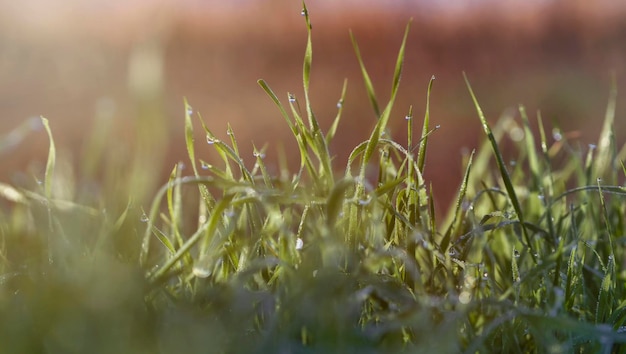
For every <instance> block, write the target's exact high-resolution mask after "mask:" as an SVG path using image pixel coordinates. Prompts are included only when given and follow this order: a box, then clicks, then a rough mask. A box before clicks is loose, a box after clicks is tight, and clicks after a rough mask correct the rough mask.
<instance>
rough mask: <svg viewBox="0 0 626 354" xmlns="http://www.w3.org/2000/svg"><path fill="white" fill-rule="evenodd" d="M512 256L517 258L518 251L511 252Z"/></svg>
mask: <svg viewBox="0 0 626 354" xmlns="http://www.w3.org/2000/svg"><path fill="white" fill-rule="evenodd" d="M513 256H514V257H515V258H519V256H520V254H519V251H518V250H514V251H513Z"/></svg>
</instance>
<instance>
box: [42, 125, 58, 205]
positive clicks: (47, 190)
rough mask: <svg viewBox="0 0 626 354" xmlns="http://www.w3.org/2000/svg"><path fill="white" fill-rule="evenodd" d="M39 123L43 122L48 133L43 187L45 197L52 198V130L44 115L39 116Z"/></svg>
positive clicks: (54, 159)
mask: <svg viewBox="0 0 626 354" xmlns="http://www.w3.org/2000/svg"><path fill="white" fill-rule="evenodd" d="M41 123H42V124H43V127H44V129H45V130H46V134H48V139H49V141H50V147H49V149H48V161H47V162H46V172H45V177H44V184H43V186H44V187H43V188H44V194H45V196H46V198H48V199H52V178H53V176H54V168H55V166H56V148H55V145H54V138H53V137H52V131H51V130H50V124H49V122H48V120H47V119H46V118H44V117H41Z"/></svg>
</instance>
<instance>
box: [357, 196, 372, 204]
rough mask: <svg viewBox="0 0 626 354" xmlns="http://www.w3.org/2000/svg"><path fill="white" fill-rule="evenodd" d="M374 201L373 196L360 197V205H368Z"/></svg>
mask: <svg viewBox="0 0 626 354" xmlns="http://www.w3.org/2000/svg"><path fill="white" fill-rule="evenodd" d="M371 201H372V197H371V196H369V195H368V196H367V197H366V198H365V199H359V205H368V204H369V203H370V202H371Z"/></svg>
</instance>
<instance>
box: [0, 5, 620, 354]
mask: <svg viewBox="0 0 626 354" xmlns="http://www.w3.org/2000/svg"><path fill="white" fill-rule="evenodd" d="M303 15H304V19H305V22H306V25H307V28H308V29H309V37H308V40H307V46H306V51H305V56H304V65H303V89H304V90H303V92H304V96H303V97H296V96H295V95H293V94H288V95H286V96H285V97H284V99H280V98H279V97H278V96H276V94H275V93H274V92H273V91H272V89H271V87H270V84H269V83H266V82H264V81H263V80H259V85H260V86H261V88H263V89H264V90H265V92H266V93H267V94H268V96H269V97H268V99H269V100H271V101H273V102H274V103H275V105H276V108H277V114H279V115H281V116H282V117H283V118H284V121H285V124H287V125H288V126H289V128H290V129H291V132H292V133H293V137H294V139H295V140H296V142H297V146H298V151H295V152H290V153H295V154H298V155H299V156H300V160H301V164H300V168H299V169H298V170H297V171H288V170H287V169H286V168H280V169H278V170H279V173H277V174H276V175H272V174H270V173H269V172H268V169H267V168H266V165H265V161H264V154H265V151H264V148H263V147H258V149H257V148H255V150H254V152H253V154H254V156H255V157H256V163H255V164H254V165H253V166H247V165H245V164H244V163H243V158H242V156H243V155H244V154H249V153H250V152H247V151H246V152H244V151H240V150H239V148H238V144H237V139H236V132H233V131H232V130H231V129H230V128H229V130H228V136H229V140H228V141H224V140H219V139H218V138H217V137H216V134H214V133H213V131H212V129H213V127H210V126H207V125H206V124H205V123H204V121H203V120H202V117H201V115H200V112H195V111H194V110H193V108H192V106H191V105H190V103H188V102H186V101H185V102H184V107H181V109H182V108H184V110H185V128H186V129H185V136H186V144H187V146H186V147H187V151H188V155H189V161H186V162H185V163H184V164H183V163H180V164H177V165H176V166H173V169H172V173H171V177H170V179H169V180H168V181H159V183H164V184H163V186H162V187H161V188H160V189H159V190H158V191H157V192H156V194H155V195H154V198H153V201H152V203H151V204H145V205H144V204H142V202H141V200H142V198H141V197H140V196H137V194H138V193H139V194H141V193H143V192H144V190H145V188H144V186H145V185H146V184H151V183H156V181H154V179H155V178H158V176H155V175H154V174H153V173H151V171H150V166H149V165H146V164H145V163H142V161H143V158H144V157H145V156H142V155H141V153H139V155H138V156H136V157H135V158H134V160H131V163H129V164H123V163H120V162H119V161H120V160H117V159H116V158H114V157H111V156H108V155H107V152H106V151H103V150H102V145H99V144H98V141H103V140H106V139H109V138H110V137H107V136H102V132H104V131H106V129H102V127H96V129H95V132H94V136H93V139H92V142H93V144H92V146H90V148H89V149H88V150H87V153H86V154H85V161H83V165H85V166H86V167H84V168H85V169H87V170H89V168H92V169H97V168H99V169H101V170H103V171H105V173H103V177H102V178H101V179H102V180H101V181H100V182H99V183H98V184H97V185H94V184H93V183H90V182H89V181H81V180H75V179H74V178H73V177H72V176H73V174H72V171H71V169H70V168H68V167H67V165H66V164H64V163H63V161H64V160H63V157H62V156H57V154H56V150H55V146H54V134H53V133H54V132H53V130H54V127H53V126H52V127H51V126H50V125H49V124H48V121H47V120H46V119H45V118H42V119H41V122H42V126H43V128H44V129H45V130H46V131H47V132H48V134H49V139H50V149H49V156H48V162H47V165H46V167H45V174H44V175H43V176H41V178H40V181H38V183H33V186H32V188H30V189H27V188H21V187H20V188H18V187H15V186H11V185H8V184H0V197H1V198H0V200H1V202H0V207H1V209H0V237H1V242H0V318H2V321H0V351H1V352H3V353H4V352H6V353H39V352H42V353H44V352H45V353H85V352H90V353H113V352H115V353H158V352H160V353H175V352H176V353H177V352H188V353H396V352H409V353H411V352H424V353H427V352H428V353H430V352H437V353H458V352H464V353H476V352H481V353H484V352H511V353H516V352H522V353H524V352H540V353H572V352H580V353H612V352H626V345H625V344H623V343H625V342H626V324H625V321H626V306H625V303H624V298H625V297H624V292H625V291H626V288H625V280H626V272H625V271H624V270H623V269H622V268H623V266H624V264H625V262H626V253H625V251H626V250H625V247H624V246H625V244H626V243H625V225H624V221H625V220H624V215H626V210H625V209H626V203H624V198H625V197H626V190H625V189H624V187H623V183H624V175H626V167H625V166H624V165H623V163H622V161H623V160H624V158H625V154H626V149H625V148H620V147H618V146H616V143H615V140H616V139H615V137H614V135H613V123H614V119H615V114H614V112H615V105H616V99H615V96H616V90H617V88H616V87H613V88H612V91H611V96H610V97H609V98H608V106H607V111H606V117H605V121H604V126H603V129H602V132H601V135H600V137H599V139H598V142H597V144H595V145H590V146H579V145H578V144H575V143H572V142H570V141H569V140H568V139H567V135H566V134H564V133H561V132H560V131H558V130H554V131H549V132H547V131H545V130H544V128H543V127H544V125H543V122H542V120H541V114H540V112H537V113H536V114H527V112H525V109H524V107H523V106H520V107H519V112H517V113H516V114H515V115H513V116H504V117H502V118H501V119H500V120H499V121H498V122H497V123H496V124H495V125H493V126H491V125H490V124H489V122H488V121H487V120H486V118H485V117H484V116H483V114H482V112H481V108H480V104H479V102H480V99H481V98H480V97H476V96H475V94H474V92H473V91H472V88H471V85H470V82H469V80H468V79H467V78H465V80H466V82H467V88H468V94H469V95H470V96H471V97H472V99H473V100H474V103H475V106H476V115H477V119H476V124H477V125H482V127H483V130H484V132H485V137H486V139H485V140H484V143H483V144H482V145H481V146H479V147H478V148H477V149H476V150H475V151H472V152H469V153H468V154H467V156H466V159H465V163H464V168H465V171H466V172H465V175H464V177H463V179H462V180H461V181H459V185H458V186H450V188H454V189H455V190H457V191H458V192H457V198H456V202H455V203H453V205H452V206H451V207H450V210H449V212H448V213H447V214H445V215H438V214H436V213H435V208H434V205H433V198H432V196H433V191H432V189H431V188H430V183H429V181H426V180H424V178H423V172H424V169H425V168H426V167H427V164H426V161H427V159H428V139H429V135H430V134H431V133H432V132H433V131H435V130H437V127H436V126H435V127H433V126H431V125H430V117H429V104H428V102H429V96H430V92H431V89H432V84H433V80H435V78H434V77H433V79H432V80H431V81H430V83H425V84H427V85H428V97H425V99H426V102H427V104H426V112H425V114H424V113H422V112H420V113H418V112H414V111H413V109H412V108H411V107H406V111H407V114H406V117H403V118H401V119H406V124H407V128H406V129H407V130H406V131H407V140H406V141H395V140H393V137H391V136H389V134H388V133H387V129H386V127H387V124H388V122H389V121H390V120H391V119H397V117H392V115H391V109H392V107H393V106H394V99H395V97H396V92H397V89H398V86H399V84H400V78H401V74H402V67H403V58H404V49H405V43H406V35H405V38H404V41H403V42H402V46H401V47H400V49H399V53H398V57H397V58H398V59H397V63H396V69H395V71H394V75H393V78H392V80H391V82H392V85H391V90H390V91H391V93H390V99H389V101H388V102H386V103H383V102H380V101H379V100H378V99H377V96H376V94H375V92H374V88H373V86H372V85H371V83H370V80H369V76H368V73H367V69H366V67H365V66H364V65H363V63H362V60H361V57H360V54H359V49H358V43H357V41H356V39H354V38H353V44H354V49H355V52H356V53H357V57H358V59H359V62H360V63H361V68H362V73H363V78H364V81H365V85H366V89H367V92H368V96H369V98H370V102H360V104H371V106H372V109H373V110H374V111H375V113H376V115H377V116H378V117H379V118H378V121H377V124H376V126H375V128H374V129H373V130H372V132H371V135H370V137H369V139H367V140H366V141H363V142H362V143H361V144H359V145H357V146H355V147H354V150H353V151H352V153H351V154H350V157H349V159H348V161H347V163H346V161H336V160H333V154H332V151H330V150H329V144H330V143H331V142H332V140H333V139H335V138H336V137H337V135H339V134H341V132H340V131H339V130H338V126H339V122H340V120H341V119H352V118H351V117H344V118H342V117H341V113H342V109H343V102H344V101H343V98H344V96H345V92H346V88H345V86H344V90H343V93H342V96H341V97H338V104H337V118H336V120H335V122H334V123H333V124H332V125H331V126H330V128H328V129H327V130H326V131H323V129H322V128H320V126H319V124H318V122H317V120H316V118H315V114H314V112H313V111H312V109H311V102H310V100H309V96H308V92H309V84H310V80H311V79H312V78H311V77H310V68H311V63H312V56H313V50H312V42H311V36H310V22H309V17H308V13H307V10H306V7H305V8H304V10H303ZM408 29H409V26H407V32H406V33H408ZM422 115H423V117H424V118H423V120H422ZM529 116H530V117H529ZM146 129H147V131H146V132H144V134H145V136H141V137H137V139H149V138H150V131H149V127H146ZM200 129H201V130H203V131H204V132H205V133H206V137H207V139H206V142H205V141H194V131H197V130H200ZM416 130H417V131H421V132H420V133H419V134H415V133H414V131H416ZM534 131H538V134H534V133H533V132H534ZM13 136H21V133H19V132H16V133H15V134H14V135H13ZM3 139H5V140H4V142H6V141H8V140H6V139H8V136H7V137H4V138H3ZM504 143H506V144H512V145H513V146H514V147H515V153H514V155H511V156H512V157H513V158H512V159H511V156H508V155H507V156H503V154H502V153H501V150H500V146H501V145H502V144H504ZM207 144H208V145H207ZM3 146H5V145H3V144H0V148H1V147H3ZM207 149H210V150H212V151H214V152H216V153H217V156H218V157H219V158H218V160H217V161H204V160H203V154H204V153H205V152H206V151H207ZM146 153H149V152H146ZM344 164H345V165H344ZM138 191H140V192H138Z"/></svg>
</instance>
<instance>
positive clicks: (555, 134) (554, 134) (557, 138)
mask: <svg viewBox="0 0 626 354" xmlns="http://www.w3.org/2000/svg"><path fill="white" fill-rule="evenodd" d="M552 137H553V138H554V140H555V141H561V140H562V139H563V134H561V131H560V130H558V129H554V130H552Z"/></svg>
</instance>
